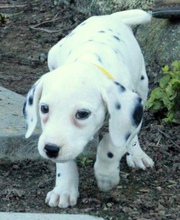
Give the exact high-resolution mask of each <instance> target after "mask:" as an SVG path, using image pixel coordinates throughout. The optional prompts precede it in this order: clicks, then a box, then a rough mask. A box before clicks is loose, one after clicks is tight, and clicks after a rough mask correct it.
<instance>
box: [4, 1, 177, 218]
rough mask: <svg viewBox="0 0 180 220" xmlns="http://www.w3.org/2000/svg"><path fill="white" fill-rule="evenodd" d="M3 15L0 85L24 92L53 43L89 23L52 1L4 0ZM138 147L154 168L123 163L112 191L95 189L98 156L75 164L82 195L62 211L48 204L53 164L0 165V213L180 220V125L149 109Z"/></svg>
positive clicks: (42, 68) (42, 67) (43, 69)
mask: <svg viewBox="0 0 180 220" xmlns="http://www.w3.org/2000/svg"><path fill="white" fill-rule="evenodd" d="M72 2H73V1H72ZM5 5H8V7H7V8H3V7H1V6H5ZM13 5H18V7H16V8H14V7H11V6H13ZM0 13H3V15H4V14H5V15H6V16H5V17H4V16H3V17H0V21H1V22H0V85H1V86H4V87H6V88H8V89H11V90H13V91H15V92H17V93H20V94H22V95H25V94H26V93H27V91H28V90H29V88H30V85H32V84H33V83H34V82H35V81H36V80H37V79H38V78H39V77H40V76H41V75H42V74H43V73H45V72H47V71H48V68H47V62H46V57H47V52H48V50H49V49H50V48H51V46H52V45H54V44H55V43H56V42H57V41H58V40H59V39H61V38H62V37H63V36H65V35H66V34H67V33H69V31H71V30H72V29H73V28H74V27H75V26H76V25H77V24H79V23H80V22H82V21H83V20H84V19H85V18H86V16H85V15H83V14H81V13H78V12H77V11H76V10H74V8H73V7H72V6H71V7H64V6H61V5H58V6H55V5H54V4H53V1H47V0H32V1H28V0H17V1H15V0H14V1H13V0H10V1H6V0H1V3H0ZM140 142H141V145H142V146H143V149H144V150H145V151H146V152H147V153H148V155H149V156H151V157H152V158H153V160H154V162H155V166H154V168H153V169H147V170H146V171H142V170H135V169H130V168H129V167H128V166H127V165H126V162H125V158H123V160H122V162H121V172H120V176H121V182H120V184H119V186H118V187H117V188H115V189H113V190H112V191H110V192H107V193H103V192H100V191H99V190H98V187H97V185H96V181H95V178H94V174H93V164H94V158H85V157H84V158H81V159H78V165H79V171H80V188H79V190H80V198H79V200H78V204H77V205H76V206H75V207H70V208H68V209H65V210H63V209H59V208H50V207H48V206H47V205H46V204H45V203H44V200H45V196H46V193H47V192H48V191H49V190H51V189H52V188H53V186H54V181H55V165H54V164H53V163H52V162H49V161H45V160H42V161H30V160H25V161H19V162H16V163H13V164H2V163H0V173H1V178H0V211H14V212H36V213H37V212H44V213H51V212H53V213H73V214H76V213H85V214H90V215H96V216H100V217H103V218H104V219H106V220H121V219H125V220H131V219H133V220H136V219H137V220H146V219H154V220H166V219H167V220H172V219H176V220H177V219H180V197H179V194H180V193H179V190H180V185H179V176H180V166H179V165H180V162H179V151H180V126H179V125H178V124H173V125H163V124H162V123H161V120H160V119H159V116H158V117H154V116H153V115H152V113H151V112H146V113H145V117H144V124H143V127H142V130H141V133H140Z"/></svg>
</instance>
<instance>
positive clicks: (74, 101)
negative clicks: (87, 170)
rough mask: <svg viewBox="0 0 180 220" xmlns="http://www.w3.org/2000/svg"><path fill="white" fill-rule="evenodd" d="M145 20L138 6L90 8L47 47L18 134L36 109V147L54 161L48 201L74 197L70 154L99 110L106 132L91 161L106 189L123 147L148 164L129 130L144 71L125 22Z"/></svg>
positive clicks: (87, 135) (134, 162) (137, 117)
mask: <svg viewBox="0 0 180 220" xmlns="http://www.w3.org/2000/svg"><path fill="white" fill-rule="evenodd" d="M150 20H151V16H150V15H149V14H148V13H146V12H144V11H142V10H129V11H123V12H117V13H114V14H112V15H104V16H94V17H91V18H89V19H87V20H86V21H84V22H83V23H81V24H80V25H79V26H78V27H77V28H75V29H74V30H73V31H72V32H71V33H70V34H69V35H68V36H66V37H65V38H63V39H62V40H61V41H59V42H58V43H57V44H56V45H55V46H53V47H52V48H51V50H50V51H49V55H48V66H49V69H50V72H49V73H47V74H45V75H43V76H42V77H41V78H40V79H39V80H38V81H37V82H36V83H35V84H34V85H33V87H32V88H31V89H30V91H29V93H28V95H27V98H26V101H25V104H24V108H23V112H24V117H25V119H26V125H27V133H26V138H28V137H30V136H31V134H32V132H33V131H34V129H35V127H36V123H37V120H38V115H39V117H40V120H41V125H42V134H41V136H40V138H39V142H38V150H39V153H40V154H41V155H42V156H43V157H44V158H47V159H50V160H52V161H53V162H55V163H56V184H55V187H54V189H53V190H52V191H50V192H49V193H48V194H47V197H46V203H48V205H49V206H51V207H56V206H58V207H60V208H66V207H68V206H74V205H75V204H76V203H77V198H78V196H79V192H78V179H79V177H78V169H77V166H76V162H75V159H76V157H77V156H78V155H79V154H81V153H82V151H83V149H84V148H85V146H86V145H87V143H88V142H89V141H90V140H91V139H92V138H93V136H94V135H95V134H96V132H98V130H99V129H100V128H101V127H102V126H103V123H104V120H105V117H106V115H107V114H106V113H107V112H108V113H109V133H107V134H105V136H104V137H103V139H102V140H101V142H100V144H99V146H98V150H97V157H96V162H95V165H94V170H95V176H96V179H97V184H98V187H99V188H100V190H102V191H108V190H111V189H112V188H113V187H115V186H116V185H117V184H118V183H119V180H120V178H119V162H120V160H121V158H122V156H123V155H124V154H126V159H127V163H128V165H129V166H131V167H138V168H141V169H146V168H147V167H152V166H153V161H152V159H151V158H150V157H149V156H148V155H147V154H146V153H145V152H144V151H143V150H142V149H141V147H140V145H139V141H138V136H137V134H138V132H139V130H140V127H141V123H142V115H143V109H144V106H145V102H146V99H147V93H148V78H147V75H146V71H145V65H144V59H143V55H142V53H141V50H140V47H139V45H138V43H137V41H136V39H135V37H134V35H133V33H132V31H131V29H130V25H135V24H142V23H146V22H149V21H150Z"/></svg>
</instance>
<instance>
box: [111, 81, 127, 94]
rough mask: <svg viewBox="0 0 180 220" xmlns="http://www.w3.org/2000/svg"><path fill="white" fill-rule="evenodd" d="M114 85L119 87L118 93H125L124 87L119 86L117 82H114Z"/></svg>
mask: <svg viewBox="0 0 180 220" xmlns="http://www.w3.org/2000/svg"><path fill="white" fill-rule="evenodd" d="M114 83H115V84H116V85H117V86H118V87H119V91H120V92H124V91H126V89H125V87H124V86H123V85H121V84H120V83H118V82H114Z"/></svg>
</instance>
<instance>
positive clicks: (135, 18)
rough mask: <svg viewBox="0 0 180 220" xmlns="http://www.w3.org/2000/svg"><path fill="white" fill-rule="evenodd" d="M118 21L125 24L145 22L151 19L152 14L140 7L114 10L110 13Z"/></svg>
mask: <svg viewBox="0 0 180 220" xmlns="http://www.w3.org/2000/svg"><path fill="white" fill-rule="evenodd" d="M111 16H112V17H114V18H115V19H116V21H117V22H118V20H119V21H121V22H123V23H124V24H127V25H137V24H145V23H148V22H150V21H151V17H152V15H151V14H150V13H147V12H145V11H143V10H141V9H133V10H127V11H122V12H116V13H114V14H112V15H111Z"/></svg>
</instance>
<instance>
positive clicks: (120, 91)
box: [102, 82, 143, 147]
mask: <svg viewBox="0 0 180 220" xmlns="http://www.w3.org/2000/svg"><path fill="white" fill-rule="evenodd" d="M102 96H103V99H104V101H105V103H106V105H107V109H108V112H109V114H110V118H109V133H110V137H111V139H112V142H113V144H114V145H115V146H117V147H122V146H125V145H126V146H127V144H128V143H129V142H130V141H131V140H132V138H133V137H134V136H135V135H136V134H137V133H138V132H139V130H140V127H141V122H142V116H143V103H142V99H141V98H140V97H139V96H138V95H137V94H136V93H134V92H132V91H130V90H127V89H126V88H125V87H123V86H122V85H121V84H119V83H117V82H115V83H111V85H110V86H109V87H108V88H106V89H105V90H104V91H103V93H102Z"/></svg>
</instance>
